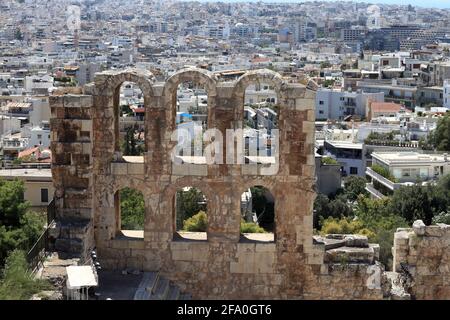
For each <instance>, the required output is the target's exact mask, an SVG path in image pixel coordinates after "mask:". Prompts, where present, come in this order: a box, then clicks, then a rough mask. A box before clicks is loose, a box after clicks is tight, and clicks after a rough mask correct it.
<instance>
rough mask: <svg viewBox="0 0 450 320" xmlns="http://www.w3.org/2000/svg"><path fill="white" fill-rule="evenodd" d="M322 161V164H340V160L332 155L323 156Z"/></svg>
mask: <svg viewBox="0 0 450 320" xmlns="http://www.w3.org/2000/svg"><path fill="white" fill-rule="evenodd" d="M321 162H322V164H339V162H337V161H336V160H335V159H333V158H331V157H322V159H321Z"/></svg>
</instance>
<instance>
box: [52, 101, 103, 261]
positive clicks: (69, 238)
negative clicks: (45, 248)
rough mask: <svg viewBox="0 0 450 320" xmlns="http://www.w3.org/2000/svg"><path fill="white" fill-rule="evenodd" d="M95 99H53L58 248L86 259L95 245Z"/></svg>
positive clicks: (53, 150) (53, 174)
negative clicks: (93, 178)
mask: <svg viewBox="0 0 450 320" xmlns="http://www.w3.org/2000/svg"><path fill="white" fill-rule="evenodd" d="M92 106H93V101H92V96H89V95H72V94H65V95H59V96H51V97H50V107H51V115H52V119H51V122H50V124H51V128H52V131H51V140H52V142H51V150H52V154H53V156H52V176H53V183H54V186H55V196H54V199H55V205H56V209H57V224H56V226H54V227H53V229H52V230H51V232H50V234H51V236H52V237H53V238H54V240H55V243H54V245H55V248H56V249H57V250H58V251H60V252H63V253H65V254H66V255H69V256H72V255H76V256H80V257H83V258H84V257H86V256H87V253H88V252H89V250H90V249H92V247H93V246H94V241H93V235H94V233H93V224H92V217H93V213H92V158H91V155H92V144H91V139H92V131H93V130H92V120H91V112H92Z"/></svg>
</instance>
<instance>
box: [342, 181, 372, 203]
mask: <svg viewBox="0 0 450 320" xmlns="http://www.w3.org/2000/svg"><path fill="white" fill-rule="evenodd" d="M366 183H367V181H366V178H363V177H358V176H350V177H348V178H347V179H346V180H345V182H344V195H345V197H346V198H347V199H348V200H349V201H352V202H353V201H356V199H358V197H359V195H367V194H368V192H367V191H366Z"/></svg>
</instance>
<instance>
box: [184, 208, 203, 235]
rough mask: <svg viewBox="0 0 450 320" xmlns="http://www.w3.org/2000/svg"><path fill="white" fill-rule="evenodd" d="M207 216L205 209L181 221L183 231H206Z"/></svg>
mask: <svg viewBox="0 0 450 320" xmlns="http://www.w3.org/2000/svg"><path fill="white" fill-rule="evenodd" d="M207 225H208V217H207V215H206V213H205V211H199V212H198V213H197V214H195V215H193V216H192V217H190V218H188V219H186V220H185V221H184V222H183V230H184V231H193V232H206V228H207Z"/></svg>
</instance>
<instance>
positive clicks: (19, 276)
mask: <svg viewBox="0 0 450 320" xmlns="http://www.w3.org/2000/svg"><path fill="white" fill-rule="evenodd" d="M48 288H50V284H49V283H48V282H46V281H43V280H38V279H35V277H34V275H33V274H32V273H31V272H30V271H29V270H28V264H27V261H26V257H25V252H24V251H20V250H14V251H12V252H11V254H10V255H9V256H8V258H7V259H6V264H5V268H4V270H3V277H2V279H1V280H0V300H27V299H30V298H31V296H32V295H33V294H35V293H38V292H40V291H42V290H45V289H48Z"/></svg>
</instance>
